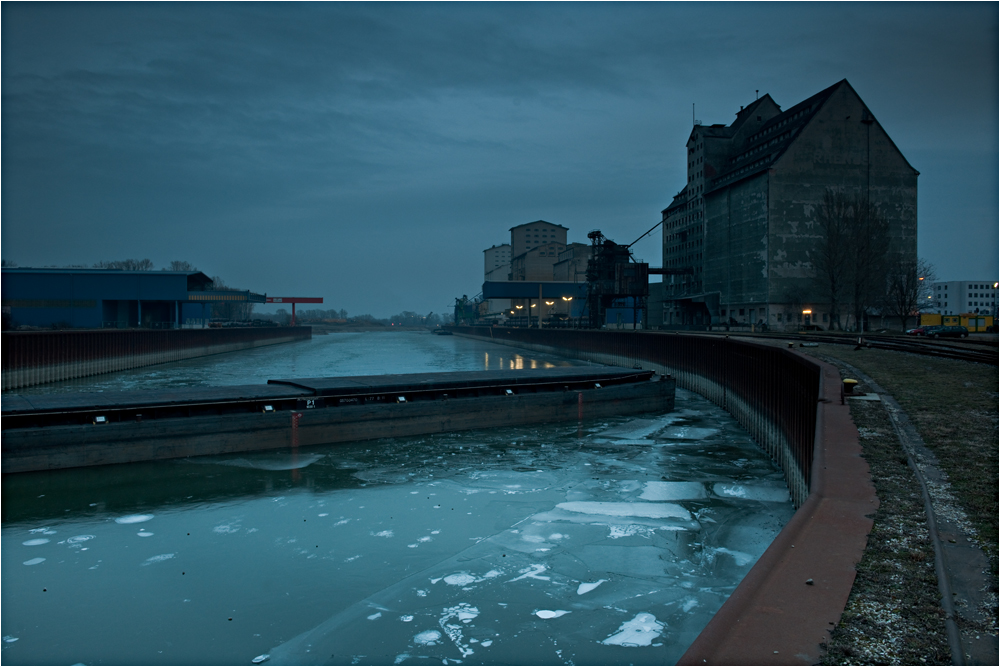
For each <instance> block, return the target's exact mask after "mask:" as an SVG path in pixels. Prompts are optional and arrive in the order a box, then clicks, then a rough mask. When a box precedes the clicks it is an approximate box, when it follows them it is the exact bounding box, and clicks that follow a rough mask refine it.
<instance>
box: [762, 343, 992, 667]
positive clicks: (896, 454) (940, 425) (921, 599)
mask: <svg viewBox="0 0 1000 667" xmlns="http://www.w3.org/2000/svg"><path fill="white" fill-rule="evenodd" d="M778 344H780V343H778ZM801 351H803V352H806V353H807V354H810V355H814V356H816V357H818V358H822V359H825V360H828V361H830V362H832V363H835V364H838V365H839V366H840V367H841V374H842V376H844V377H855V378H856V375H857V373H856V372H852V369H856V370H859V371H861V372H862V373H863V374H864V375H865V376H868V378H870V380H871V383H866V382H865V381H864V380H863V379H862V384H861V386H860V387H859V390H860V391H862V392H865V393H873V391H877V390H873V388H872V386H870V385H871V384H872V383H873V384H874V385H877V386H878V388H879V389H881V390H883V391H884V392H886V393H887V394H889V395H890V396H892V397H893V398H895V400H896V401H898V404H899V406H900V407H901V409H902V411H903V412H904V413H905V415H906V416H908V418H909V421H910V422H911V423H912V424H913V426H914V427H915V429H916V432H917V433H918V434H919V437H920V439H922V441H923V445H924V446H926V448H927V450H929V452H930V454H931V456H929V457H927V459H928V460H923V459H920V458H919V457H918V460H917V465H918V466H919V468H920V469H921V470H922V471H923V474H924V475H925V476H927V477H928V478H929V479H930V480H931V481H930V482H929V483H928V486H929V487H930V488H929V492H930V496H931V499H932V502H933V506H934V513H935V515H936V518H937V524H938V525H937V529H938V532H939V533H940V534H941V536H942V537H941V540H942V541H943V544H944V550H945V551H948V550H951V551H952V553H951V554H950V556H951V557H950V558H949V557H948V556H949V554H948V553H946V554H945V562H946V564H948V566H949V569H950V577H949V579H950V580H951V581H953V582H954V584H953V586H951V588H955V590H953V591H952V593H954V595H953V596H952V597H953V598H954V600H955V605H954V610H955V615H956V618H957V625H958V629H959V630H960V632H961V642H962V646H963V650H964V652H965V653H966V656H965V659H964V662H965V663H966V664H996V655H997V585H996V582H997V516H998V508H997V497H998V491H1000V490H998V480H997V474H996V471H997V466H998V460H997V444H996V443H997V440H998V428H997V425H998V410H997V398H998V393H997V388H998V387H997V376H996V368H994V367H992V366H987V365H984V364H975V363H969V362H963V361H954V360H949V359H937V358H931V357H922V356H917V355H912V354H905V353H900V352H891V351H882V350H867V349H863V350H857V351H855V350H853V349H852V348H850V347H846V346H841V345H825V344H820V345H819V346H818V347H816V348H804V349H802V350H801ZM856 379H858V378H856ZM849 403H850V404H851V416H852V419H854V421H855V424H856V425H857V426H858V430H859V432H860V433H861V436H862V437H861V445H862V449H863V452H864V457H865V459H866V460H867V461H868V463H869V465H870V466H871V467H872V477H873V480H874V481H875V484H876V493H877V494H878V496H879V501H880V508H879V510H878V512H877V513H876V515H875V524H874V527H873V529H872V533H871V535H870V536H869V539H868V546H867V548H866V550H865V555H864V557H863V558H862V560H861V562H860V563H858V566H857V570H858V575H857V579H856V580H855V585H854V587H853V588H852V591H851V596H850V598H849V600H848V604H847V607H846V608H845V610H844V615H843V617H842V618H841V621H840V623H839V624H838V625H837V627H836V629H835V630H834V631H833V633H832V635H831V639H830V641H829V642H828V643H827V647H826V648H827V650H828V654H827V656H826V658H825V660H824V662H825V663H826V664H871V663H878V664H919V663H924V662H926V663H927V664H942V663H946V662H950V661H951V653H950V647H949V643H948V637H947V631H946V626H945V622H944V618H945V610H944V609H943V608H942V605H941V592H940V589H939V582H938V578H937V577H936V576H934V568H935V557H934V545H933V543H932V535H931V534H930V532H929V530H928V522H927V516H926V513H925V511H924V504H923V501H922V498H921V487H920V483H919V480H918V478H917V476H916V474H915V473H914V472H913V470H912V469H911V468H910V467H909V465H908V463H907V455H906V450H905V449H904V447H903V444H902V443H901V440H900V434H899V431H898V428H897V427H895V426H894V425H893V415H892V413H891V412H890V409H889V407H888V406H886V404H885V402H883V401H859V400H851V401H849ZM935 459H936V460H935ZM935 468H937V469H939V470H940V471H941V473H943V475H941V476H940V477H939V479H937V480H935V479H933V478H932V477H931V475H930V474H928V473H929V472H933V469H935ZM974 548H978V549H979V550H981V552H982V554H983V556H984V557H983V559H982V563H983V564H982V566H980V567H976V566H975V565H974V563H975V562H976V561H975V553H974V552H971V551H970V550H971V549H974ZM970 560H971V562H972V563H973V565H972V566H971V567H970V566H967V565H966V563H967V561H970Z"/></svg>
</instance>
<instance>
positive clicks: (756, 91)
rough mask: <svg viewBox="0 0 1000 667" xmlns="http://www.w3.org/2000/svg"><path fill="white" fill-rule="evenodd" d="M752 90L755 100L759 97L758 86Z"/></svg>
mask: <svg viewBox="0 0 1000 667" xmlns="http://www.w3.org/2000/svg"><path fill="white" fill-rule="evenodd" d="M753 92H754V99H755V100H759V99H760V89H759V88H758V89H757V90H755V91H753Z"/></svg>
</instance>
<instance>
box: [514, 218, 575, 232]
mask: <svg viewBox="0 0 1000 667" xmlns="http://www.w3.org/2000/svg"><path fill="white" fill-rule="evenodd" d="M537 224H543V225H550V226H552V227H558V228H560V229H565V230H567V231H568V230H569V227H563V226H562V225H557V224H555V223H554V222H547V221H545V220H535V221H534V222H526V223H524V224H523V225H515V226H514V227H511V228H510V229H508V230H507V231H509V232H512V231H514V230H515V229H517V228H518V227H527V226H528V225H537Z"/></svg>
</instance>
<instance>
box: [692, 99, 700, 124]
mask: <svg viewBox="0 0 1000 667" xmlns="http://www.w3.org/2000/svg"><path fill="white" fill-rule="evenodd" d="M697 124H698V121H696V120H695V119H694V102H692V103H691V125H692V126H694V125H697Z"/></svg>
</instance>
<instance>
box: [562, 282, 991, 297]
mask: <svg viewBox="0 0 1000 667" xmlns="http://www.w3.org/2000/svg"><path fill="white" fill-rule="evenodd" d="M994 287H996V285H994ZM562 300H563V301H572V300H573V297H571V296H564V297H563V298H562Z"/></svg>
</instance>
